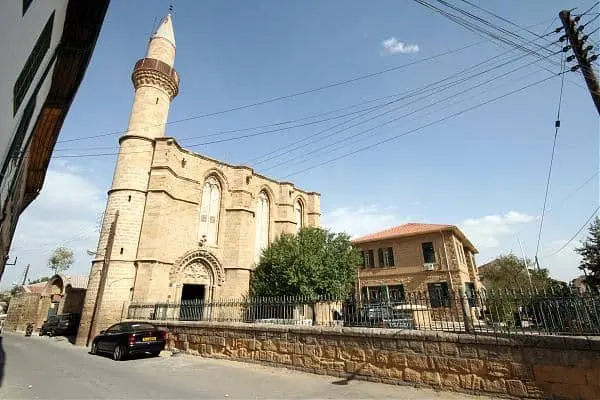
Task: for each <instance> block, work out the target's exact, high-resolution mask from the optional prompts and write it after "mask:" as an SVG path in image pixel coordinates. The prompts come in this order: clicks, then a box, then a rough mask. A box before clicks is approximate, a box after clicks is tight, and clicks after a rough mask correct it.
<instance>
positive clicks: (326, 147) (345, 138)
mask: <svg viewBox="0 0 600 400" xmlns="http://www.w3.org/2000/svg"><path fill="white" fill-rule="evenodd" d="M530 64H531V63H529V64H526V65H522V66H520V67H517V68H514V69H512V70H510V71H508V72H505V73H502V74H499V75H496V76H494V77H491V78H489V79H488V80H486V81H484V82H480V83H478V84H476V85H474V86H471V87H469V88H467V89H464V90H462V91H460V92H458V93H455V94H452V95H450V96H447V97H445V98H443V99H441V100H437V101H435V102H431V103H429V104H427V105H425V106H423V107H421V108H418V109H416V110H413V111H411V112H409V113H406V114H403V115H401V116H399V117H396V118H393V119H391V120H388V121H385V122H382V123H380V124H378V125H376V126H374V127H371V128H368V129H366V130H363V131H360V132H358V133H355V134H353V135H350V136H347V137H344V138H342V139H340V140H338V141H336V142H333V143H331V144H328V145H326V146H320V147H319V148H317V149H316V150H313V151H311V152H308V153H304V154H301V155H299V156H296V157H293V158H291V159H286V160H284V161H282V162H279V163H278V164H275V165H273V166H271V167H269V168H267V170H272V169H275V168H277V167H280V166H283V165H289V163H290V162H291V161H295V160H297V159H299V158H303V157H306V156H310V155H313V154H316V153H319V152H322V151H325V150H328V149H330V148H331V147H332V146H334V145H336V144H339V143H343V142H346V141H348V140H350V139H353V138H356V137H358V136H362V135H364V134H365V133H368V132H371V131H374V130H375V129H378V128H381V127H383V126H385V125H389V124H390V123H392V122H396V121H398V120H400V119H403V118H406V117H408V116H410V115H414V114H416V113H417V112H419V111H423V110H425V109H428V108H431V107H435V106H437V105H438V104H440V103H443V102H445V101H448V100H452V99H454V98H456V97H457V96H460V95H462V94H465V93H467V92H470V91H472V90H473V89H476V88H478V87H481V86H484V85H487V84H489V83H490V82H496V81H498V80H499V79H501V78H504V77H506V76H508V75H510V74H512V73H514V72H516V71H519V70H521V69H523V68H525V67H527V66H529V65H530ZM453 105H456V102H454V103H453V104H450V106H453ZM433 112H435V110H434V111H433ZM430 114H431V113H430ZM426 115H429V114H426ZM342 147H344V146H341V147H338V148H335V149H332V150H329V151H335V150H339V149H340V148H342Z"/></svg>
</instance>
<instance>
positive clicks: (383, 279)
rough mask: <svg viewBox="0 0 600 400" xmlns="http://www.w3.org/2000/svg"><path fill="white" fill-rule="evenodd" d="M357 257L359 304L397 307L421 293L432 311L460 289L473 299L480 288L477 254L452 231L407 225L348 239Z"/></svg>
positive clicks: (464, 238) (458, 234)
mask: <svg viewBox="0 0 600 400" xmlns="http://www.w3.org/2000/svg"><path fill="white" fill-rule="evenodd" d="M352 242H353V243H354V245H355V246H357V247H358V248H359V249H360V250H361V253H362V256H363V263H362V265H360V266H359V268H358V282H357V290H358V293H359V294H360V298H361V300H362V301H363V302H373V301H380V300H390V301H392V302H394V301H398V302H401V301H403V300H405V298H406V296H407V294H408V293H416V292H419V293H422V294H423V295H424V296H426V297H428V298H429V299H430V303H431V304H430V306H431V307H432V308H437V307H443V306H444V305H445V304H447V303H448V301H449V298H450V296H451V291H458V290H461V289H463V288H464V290H465V291H466V296H467V297H468V298H470V299H472V298H473V294H474V293H475V291H477V290H479V289H480V286H481V283H480V281H479V276H478V274H477V269H476V267H475V265H476V264H475V254H477V249H476V248H475V246H473V244H472V243H471V242H470V241H469V239H467V237H466V236H465V235H464V234H463V232H461V231H460V229H458V228H457V227H456V226H453V225H437V224H416V223H410V224H405V225H400V226H396V227H394V228H390V229H386V230H384V231H381V232H376V233H372V234H369V235H366V236H362V237H359V238H356V239H353V240H352Z"/></svg>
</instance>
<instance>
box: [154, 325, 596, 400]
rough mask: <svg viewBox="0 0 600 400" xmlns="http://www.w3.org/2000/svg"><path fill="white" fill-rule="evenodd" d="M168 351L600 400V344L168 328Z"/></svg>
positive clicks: (356, 331) (457, 387)
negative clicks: (174, 350)
mask: <svg viewBox="0 0 600 400" xmlns="http://www.w3.org/2000/svg"><path fill="white" fill-rule="evenodd" d="M163 327H166V328H167V329H168V330H169V344H168V347H169V348H170V349H179V350H181V351H185V352H187V353H190V354H195V355H201V356H204V357H213V358H224V359H231V360H237V361H244V362H254V363H260V364H267V365H272V366H280V367H285V368H290V369H296V370H301V371H305V372H311V373H317V374H323V375H333V376H342V377H347V379H362V380H369V381H374V382H383V383H390V384H399V385H413V386H429V387H434V388H438V389H441V390H446V391H458V392H464V393H470V394H477V393H487V394H493V395H500V396H503V397H513V398H527V399H529V398H532V399H542V398H543V399H584V400H588V399H597V398H598V393H599V392H600V339H599V338H586V337H548V336H546V337H542V336H525V335H522V336H518V337H510V338H509V337H506V338H502V337H500V338H495V337H490V336H473V335H457V334H450V333H442V332H437V333H436V332H432V331H398V330H388V329H365V328H330V327H324V328H321V327H299V326H294V327H286V326H274V325H270V326H269V325H244V324H236V323H198V322H196V323H184V322H176V323H165V324H163Z"/></svg>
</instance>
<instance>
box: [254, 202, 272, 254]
mask: <svg viewBox="0 0 600 400" xmlns="http://www.w3.org/2000/svg"><path fill="white" fill-rule="evenodd" d="M268 245H269V198H268V197H267V194H266V193H265V192H260V194H259V195H258V202H257V204H256V238H255V242H254V246H255V247H254V250H255V254H254V258H255V261H256V262H257V263H258V261H259V260H260V256H261V255H262V252H263V250H264V249H266V248H267V246H268Z"/></svg>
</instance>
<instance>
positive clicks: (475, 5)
mask: <svg viewBox="0 0 600 400" xmlns="http://www.w3.org/2000/svg"><path fill="white" fill-rule="evenodd" d="M460 1H462V2H463V3H467V4H469V5H470V6H472V7H475V8H477V9H478V10H481V11H483V12H485V13H487V14H490V15H492V16H494V17H496V18H498V19H500V20H502V21H504V22H507V23H509V24H510V25H512V26H514V27H517V28H518V29H520V30H522V31H525V32H528V33H530V34H531V35H533V36H536V37H538V38H544V37H545V36H546V35H539V34H537V33H536V32H533V31H532V30H530V29H528V28H523V27H522V26H521V25H520V24H517V23H514V22H513V21H511V20H509V19H507V18H505V17H503V16H501V15H498V14H496V13H494V12H492V11H489V10H486V9H485V8H483V7H481V6H479V5H477V4H474V3H472V2H470V1H468V0H460ZM551 33H552V32H551Z"/></svg>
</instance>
